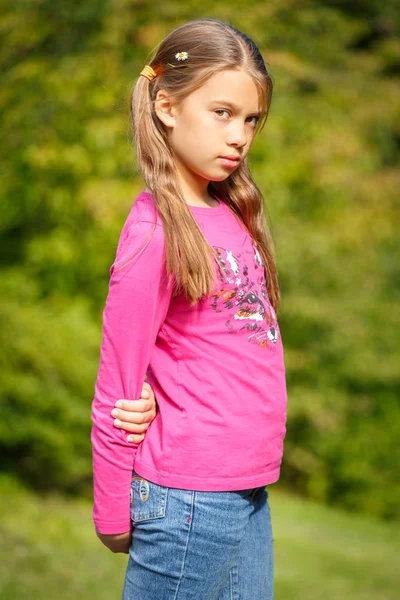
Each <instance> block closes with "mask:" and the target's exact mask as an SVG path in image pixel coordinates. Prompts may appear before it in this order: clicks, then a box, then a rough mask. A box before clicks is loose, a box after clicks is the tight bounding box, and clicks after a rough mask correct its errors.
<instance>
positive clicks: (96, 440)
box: [90, 220, 173, 534]
mask: <svg viewBox="0 0 400 600" xmlns="http://www.w3.org/2000/svg"><path fill="white" fill-rule="evenodd" d="M153 228H154V225H153V224H152V223H148V222H143V221H140V220H139V221H138V222H135V223H131V224H130V225H129V227H127V226H126V225H125V226H124V228H123V230H122V233H121V236H120V241H119V243H118V248H117V254H116V260H115V261H114V263H113V265H112V266H111V267H110V281H109V289H108V295H107V299H106V303H105V307H104V311H103V324H102V341H101V346H100V364H99V369H98V374H97V379H96V383H95V392H94V399H93V402H92V414H91V417H92V430H91V436H90V439H91V442H92V461H93V495H94V505H93V520H94V524H95V527H96V530H97V531H98V532H99V533H105V534H117V533H124V532H126V531H129V530H130V529H131V520H130V486H131V478H132V468H133V464H134V459H135V454H136V450H137V447H138V444H132V442H127V441H126V432H125V431H122V430H120V429H118V428H117V427H115V426H114V419H113V417H112V416H111V414H110V413H111V410H112V409H113V408H114V404H115V402H116V401H117V400H118V399H120V398H127V399H130V400H135V399H139V398H140V394H141V390H142V385H143V382H144V378H145V375H146V371H147V369H148V366H149V362H150V358H151V354H152V350H153V348H154V346H155V343H156V339H157V335H158V331H159V329H160V328H161V326H162V324H163V322H164V320H165V317H166V315H167V312H168V308H169V305H170V301H171V298H172V292H173V285H172V282H170V283H169V281H168V279H169V278H168V274H167V271H166V266H165V243H164V235H163V228H162V226H161V224H159V223H158V224H157V225H156V226H155V229H154V233H153V235H152V237H151V238H150V242H149V243H148V244H147V246H146V242H147V240H148V239H149V237H150V235H151V232H152V230H153ZM143 247H145V249H144V250H143V251H141V250H142V249H143Z"/></svg>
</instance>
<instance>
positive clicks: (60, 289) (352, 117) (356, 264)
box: [0, 0, 400, 519]
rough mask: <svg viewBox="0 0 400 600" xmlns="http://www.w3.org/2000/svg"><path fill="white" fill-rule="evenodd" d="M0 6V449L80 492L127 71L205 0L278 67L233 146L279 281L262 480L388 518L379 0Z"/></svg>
mask: <svg viewBox="0 0 400 600" xmlns="http://www.w3.org/2000/svg"><path fill="white" fill-rule="evenodd" d="M0 9H1V10H0V14H1V17H0V33H1V39H2V42H1V48H0V70H1V73H2V75H1V83H0V109H1V116H0V119H1V121H0V131H1V147H0V153H1V154H0V197H1V220H0V228H1V239H0V249H1V267H2V268H1V272H0V277H1V281H0V294H1V298H0V328H1V336H2V337H1V340H0V341H1V343H0V370H1V381H0V401H1V413H2V417H1V421H0V453H1V457H2V460H1V469H2V470H4V471H5V472H6V473H9V474H12V475H13V476H16V477H17V478H19V479H20V480H21V481H23V482H24V483H25V484H26V485H29V486H30V487H31V488H33V489H34V490H36V491H39V492H41V493H42V494H43V493H47V492H50V491H52V492H54V491H59V492H62V493H63V494H69V495H71V494H72V495H79V496H85V497H87V498H90V495H91V454H90V440H89V433H90V405H91V401H92V397H93V389H94V381H95V377H96V372H97V367H98V359H99V344H100V334H101V314H102V309H103V306H104V301H105V296H106V293H107V286H108V275H109V273H108V269H109V267H110V265H111V263H112V261H113V258H114V254H115V249H116V244H117V240H118V235H119V232H120V229H121V227H122V225H123V223H124V221H125V218H126V216H127V214H128V212H129V209H130V207H131V204H132V202H133V200H134V198H135V197H136V195H137V193H138V192H139V191H140V190H141V189H142V188H143V187H144V185H143V181H142V180H141V179H140V176H139V174H138V171H137V168H136V165H135V162H134V156H133V150H132V146H131V139H130V131H129V96H130V91H131V88H132V86H133V85H134V83H135V81H136V79H137V77H138V75H139V72H140V70H141V69H142V67H143V66H144V65H145V64H146V62H147V60H148V58H149V57H150V55H151V51H152V49H153V48H154V47H155V46H156V44H157V43H158V42H159V41H160V40H161V39H162V38H163V36H164V35H165V34H167V33H168V32H169V31H170V30H171V29H173V28H174V27H176V26H177V25H179V24H180V23H182V22H184V21H186V20H188V19H191V18H196V17H205V16H213V17H217V18H220V19H222V20H226V21H229V22H230V23H231V24H233V25H234V26H236V27H238V28H239V29H242V30H243V31H245V32H246V33H247V34H248V35H250V36H251V37H252V38H253V39H254V40H255V42H256V43H257V44H258V45H259V48H260V50H261V52H262V53H263V56H264V59H265V61H266V62H267V63H268V64H269V67H270V69H271V72H272V75H273V78H274V82H275V90H274V95H273V100H272V106H271V112H270V116H269V120H268V122H267V124H266V127H265V128H264V130H263V131H262V132H261V134H260V136H259V137H258V138H257V139H256V141H255V142H254V146H253V148H252V150H251V153H250V156H249V164H250V166H251V169H252V172H253V176H254V179H255V181H256V183H257V185H258V186H259V187H260V189H261V190H262V192H263V195H264V198H265V201H266V206H267V207H268V211H269V214H270V217H271V223H272V231H273V236H274V239H275V243H276V250H277V259H278V270H279V275H280V281H281V288H282V304H281V309H280V313H279V321H280V327H281V332H282V337H283V342H284V347H285V359H286V367H287V384H288V395H289V405H288V428H287V437H286V441H285V455H284V461H283V465H282V474H281V480H280V482H279V483H278V484H276V485H275V487H276V488H279V487H280V488H281V489H286V490H290V491H291V492H293V493H296V494H300V495H303V496H307V497H310V498H312V499H315V500H317V501H320V502H323V503H327V504H336V505H340V506H342V507H344V508H345V509H349V510H356V511H360V512H365V513H369V514H373V515H376V516H378V517H382V518H384V519H398V518H399V515H400V512H399V507H400V483H399V477H398V469H399V464H400V461H399V458H400V456H399V438H400V420H399V416H398V415H399V361H400V352H399V327H398V324H399V304H398V301H399V296H400V268H399V248H398V223H399V221H398V218H399V183H400V174H399V146H400V94H399V76H400V41H399V35H398V34H399V17H400V10H399V5H398V3H396V2H389V1H387V2H382V1H380V2H379V1H374V0H366V1H361V0H360V1H353V2H345V1H336V2H335V1H330V2H323V1H320V2H317V1H314V2H306V1H297V2H294V1H290V0H279V1H277V0H275V1H271V2H264V1H254V2H251V1H246V2H240V3H235V2H218V3H216V2H208V1H205V0H203V1H202V2H197V1H194V0H190V1H188V2H185V3H182V2H164V3H161V4H159V5H158V4H157V6H156V7H155V5H154V3H150V2H135V1H131V0H113V1H112V2H111V1H110V2H105V1H104V0H80V1H79V2H78V1H77V0H70V1H69V2H60V1H55V0H41V1H39V0H33V1H30V2H28V1H23V0H15V1H14V2H12V3H11V2H5V1H4V0H2V1H1V2H0ZM244 403H245V404H246V405H247V406H248V410H249V411H251V406H252V399H251V398H246V399H244ZM255 425H256V424H255Z"/></svg>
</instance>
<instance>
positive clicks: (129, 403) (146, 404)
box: [115, 399, 154, 413]
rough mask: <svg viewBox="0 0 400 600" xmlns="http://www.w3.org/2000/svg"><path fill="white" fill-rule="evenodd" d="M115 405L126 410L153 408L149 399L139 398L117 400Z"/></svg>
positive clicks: (136, 411) (134, 410) (139, 410)
mask: <svg viewBox="0 0 400 600" xmlns="http://www.w3.org/2000/svg"><path fill="white" fill-rule="evenodd" d="M115 406H116V407H117V408H119V409H122V410H125V411H128V412H135V413H139V412H147V411H149V410H152V409H153V408H154V403H153V402H152V401H151V400H146V399H143V400H142V399H139V400H122V399H121V400H118V401H117V402H116V403H115Z"/></svg>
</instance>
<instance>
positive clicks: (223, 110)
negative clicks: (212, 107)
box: [215, 108, 229, 113]
mask: <svg viewBox="0 0 400 600" xmlns="http://www.w3.org/2000/svg"><path fill="white" fill-rule="evenodd" d="M215 112H216V113H221V112H223V113H224V112H225V113H229V110H227V109H226V108H217V109H216V111H215Z"/></svg>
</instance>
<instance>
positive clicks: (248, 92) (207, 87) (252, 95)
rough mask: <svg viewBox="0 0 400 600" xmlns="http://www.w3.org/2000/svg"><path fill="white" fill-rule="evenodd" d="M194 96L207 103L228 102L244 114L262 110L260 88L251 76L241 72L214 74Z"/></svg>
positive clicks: (228, 71)
mask: <svg viewBox="0 0 400 600" xmlns="http://www.w3.org/2000/svg"><path fill="white" fill-rule="evenodd" d="M194 94H195V95H196V97H197V99H199V100H201V101H202V102H207V103H210V102H212V101H214V100H215V101H221V100H226V101H228V102H231V103H232V104H235V105H236V106H237V108H238V110H241V111H243V112H249V113H252V112H253V113H254V112H257V111H258V110H259V109H260V104H259V103H260V99H259V92H258V88H257V86H256V84H255V82H254V80H253V79H252V78H251V77H250V75H248V74H247V73H245V72H244V71H241V70H233V69H226V70H224V71H219V72H218V73H214V74H213V75H211V77H209V78H208V79H207V81H206V82H205V83H204V84H203V85H202V86H201V87H200V88H199V89H198V90H196V92H194Z"/></svg>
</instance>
